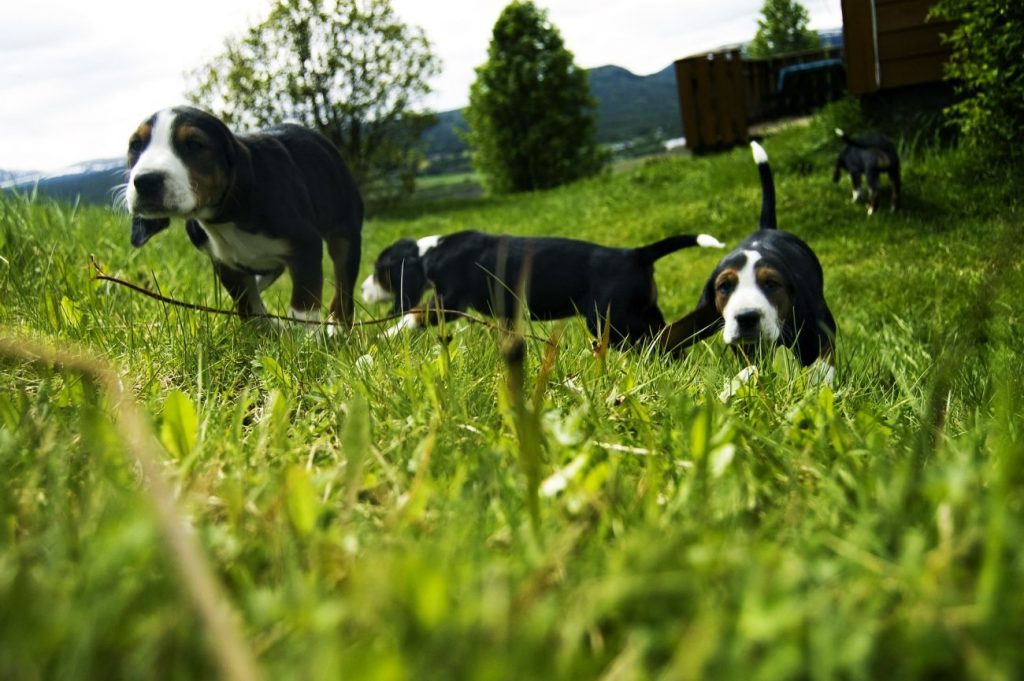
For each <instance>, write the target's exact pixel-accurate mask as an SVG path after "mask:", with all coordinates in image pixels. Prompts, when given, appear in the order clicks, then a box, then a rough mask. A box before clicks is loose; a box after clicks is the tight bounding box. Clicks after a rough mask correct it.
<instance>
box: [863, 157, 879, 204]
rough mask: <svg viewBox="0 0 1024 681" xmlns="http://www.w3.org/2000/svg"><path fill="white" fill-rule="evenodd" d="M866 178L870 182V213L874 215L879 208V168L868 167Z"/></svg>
mask: <svg viewBox="0 0 1024 681" xmlns="http://www.w3.org/2000/svg"><path fill="white" fill-rule="evenodd" d="M866 179H867V182H868V215H874V214H875V211H876V210H878V190H879V185H878V168H875V167H870V168H868V169H867V173H866Z"/></svg>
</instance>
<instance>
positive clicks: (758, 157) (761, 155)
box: [750, 142, 768, 165]
mask: <svg viewBox="0 0 1024 681" xmlns="http://www.w3.org/2000/svg"><path fill="white" fill-rule="evenodd" d="M750 150H751V151H752V152H754V163H756V164H757V165H761V164H762V163H767V162H768V152H766V151H765V150H764V147H762V146H761V145H760V144H758V143H757V142H751V143H750Z"/></svg>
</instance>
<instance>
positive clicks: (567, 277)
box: [362, 231, 722, 345]
mask: <svg viewBox="0 0 1024 681" xmlns="http://www.w3.org/2000/svg"><path fill="white" fill-rule="evenodd" d="M692 246H702V247H711V248H722V244H721V243H719V241H718V240H717V239H715V238H714V237H712V236H708V235H707V234H700V235H697V236H694V235H678V236H673V237H669V238H667V239H662V240H661V241H658V242H655V243H653V244H650V245H647V246H642V247H640V248H609V247H606V246H599V245H597V244H594V243H590V242H587V241H578V240H575V239H563V238H555V237H515V236H504V235H500V236H499V235H492V234H483V233H481V232H475V231H465V232H456V233H454V234H448V235H445V236H432V237H427V238H424V239H420V240H419V241H413V240H412V239H401V240H399V241H397V242H395V243H394V244H392V245H391V246H389V247H387V248H386V249H384V251H383V252H382V253H381V254H380V256H379V257H378V258H377V261H376V263H375V264H374V269H373V274H371V275H370V276H369V277H367V278H366V280H365V281H364V282H363V285H362V293H363V298H364V300H366V302H367V303H375V302H382V301H386V300H393V301H394V305H393V310H394V312H395V313H402V312H404V313H406V314H405V316H404V317H403V318H402V320H401V321H400V322H399V323H398V324H397V325H396V326H395V327H394V328H392V329H391V331H390V332H389V335H394V334H396V333H398V332H400V331H401V330H403V329H406V328H417V327H422V326H425V325H427V324H436V323H437V322H438V317H439V314H443V311H445V310H453V311H458V312H462V311H465V310H468V309H473V310H476V311H478V312H481V313H483V314H487V315H492V316H495V317H499V318H505V319H510V318H512V317H513V316H514V315H515V314H516V311H517V310H518V309H519V301H518V293H519V291H520V290H525V294H526V299H525V301H524V302H525V304H526V307H527V309H528V311H529V313H530V316H531V318H533V319H542V320H549V319H561V318H565V317H572V316H575V315H583V316H584V318H585V319H586V322H587V328H588V329H590V331H591V333H593V334H595V335H597V334H598V333H599V331H600V327H601V325H602V324H604V323H607V324H608V330H609V332H610V333H609V337H610V339H611V341H612V342H613V343H614V344H616V345H620V344H622V343H624V342H627V341H630V342H633V341H640V340H644V339H650V338H653V337H654V336H655V335H657V334H658V333H659V332H660V331H661V330H662V328H663V327H664V325H665V319H664V317H663V316H662V314H661V310H660V309H659V308H658V304H657V288H656V287H655V283H654V262H655V261H656V260H658V259H659V258H661V257H664V256H666V255H668V254H669V253H672V252H674V251H677V250H679V249H682V248H690V247H692ZM428 287H433V289H434V297H433V298H432V299H431V300H430V301H428V302H427V303H426V304H425V305H423V306H418V305H417V304H418V303H419V300H420V298H421V297H422V295H423V293H424V291H425V290H426V289H427V288H428ZM439 311H441V312H439ZM451 316H452V315H445V318H446V319H447V318H451Z"/></svg>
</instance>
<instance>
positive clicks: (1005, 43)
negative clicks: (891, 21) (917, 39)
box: [932, 0, 1024, 159]
mask: <svg viewBox="0 0 1024 681" xmlns="http://www.w3.org/2000/svg"><path fill="white" fill-rule="evenodd" d="M932 16H933V17H935V18H941V19H948V20H952V21H956V22H958V23H957V26H956V28H955V29H954V30H953V32H952V33H951V34H949V35H948V36H945V40H946V42H947V44H949V45H950V46H951V47H952V49H953V53H952V55H951V57H950V60H949V64H948V65H947V67H946V77H947V78H948V79H950V80H952V81H954V84H955V87H956V90H957V93H958V94H959V95H961V96H962V99H961V100H960V101H959V102H958V103H957V104H954V105H953V106H951V107H949V108H948V109H947V110H946V112H947V114H948V115H949V117H950V120H951V121H952V122H953V124H954V125H956V126H957V127H958V128H959V130H960V132H961V133H962V134H963V138H964V141H965V142H967V143H968V144H969V145H972V146H975V147H977V148H979V149H980V150H982V151H983V152H985V153H986V154H989V155H993V156H997V157H1003V158H1007V159H1014V158H1015V159H1019V158H1021V156H1022V155H1024V154H1022V153H1021V150H1020V139H1021V136H1022V133H1024V61H1022V59H1021V56H1022V55H1024V3H1022V2H1020V0H941V1H940V2H939V3H938V4H937V5H936V6H935V8H934V9H933V11H932Z"/></svg>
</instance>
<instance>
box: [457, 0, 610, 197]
mask: <svg viewBox="0 0 1024 681" xmlns="http://www.w3.org/2000/svg"><path fill="white" fill-rule="evenodd" d="M596 118H597V114H596V103H595V101H594V99H593V98H592V97H591V96H590V84H589V82H588V81H587V74H586V72H585V71H583V70H581V69H579V68H577V67H576V65H575V64H574V63H573V55H572V53H571V52H570V51H569V50H567V49H566V48H565V45H564V43H563V42H562V37H561V35H560V34H559V32H558V30H557V29H556V28H555V27H554V26H552V25H551V23H550V22H549V21H548V19H547V13H546V12H544V11H543V10H540V9H538V8H537V7H536V6H535V5H534V4H533V3H532V2H518V1H517V2H513V3H512V4H510V5H508V6H507V7H506V8H505V9H504V10H503V11H502V13H501V16H499V17H498V21H497V22H496V23H495V24H494V32H493V35H492V37H491V44H490V47H489V48H488V52H487V62H486V63H484V64H483V65H482V66H480V67H478V68H477V70H476V80H475V81H474V83H473V85H472V87H471V88H470V93H469V107H468V108H467V110H466V120H467V122H468V123H469V133H468V135H467V139H468V141H469V144H470V146H471V148H472V157H473V166H474V167H475V168H476V169H477V170H478V171H479V172H480V173H481V174H483V175H484V178H485V183H486V185H487V187H488V189H489V190H491V191H493V192H496V193H506V192H515V191H528V190H534V189H546V188H549V187H555V186H558V185H560V184H564V183H566V182H570V181H572V180H575V179H578V178H581V177H586V176H588V175H592V174H594V173H596V172H597V171H598V170H600V168H601V166H602V164H603V157H602V155H601V153H600V151H599V150H598V147H597V142H596V130H597V121H596Z"/></svg>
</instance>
